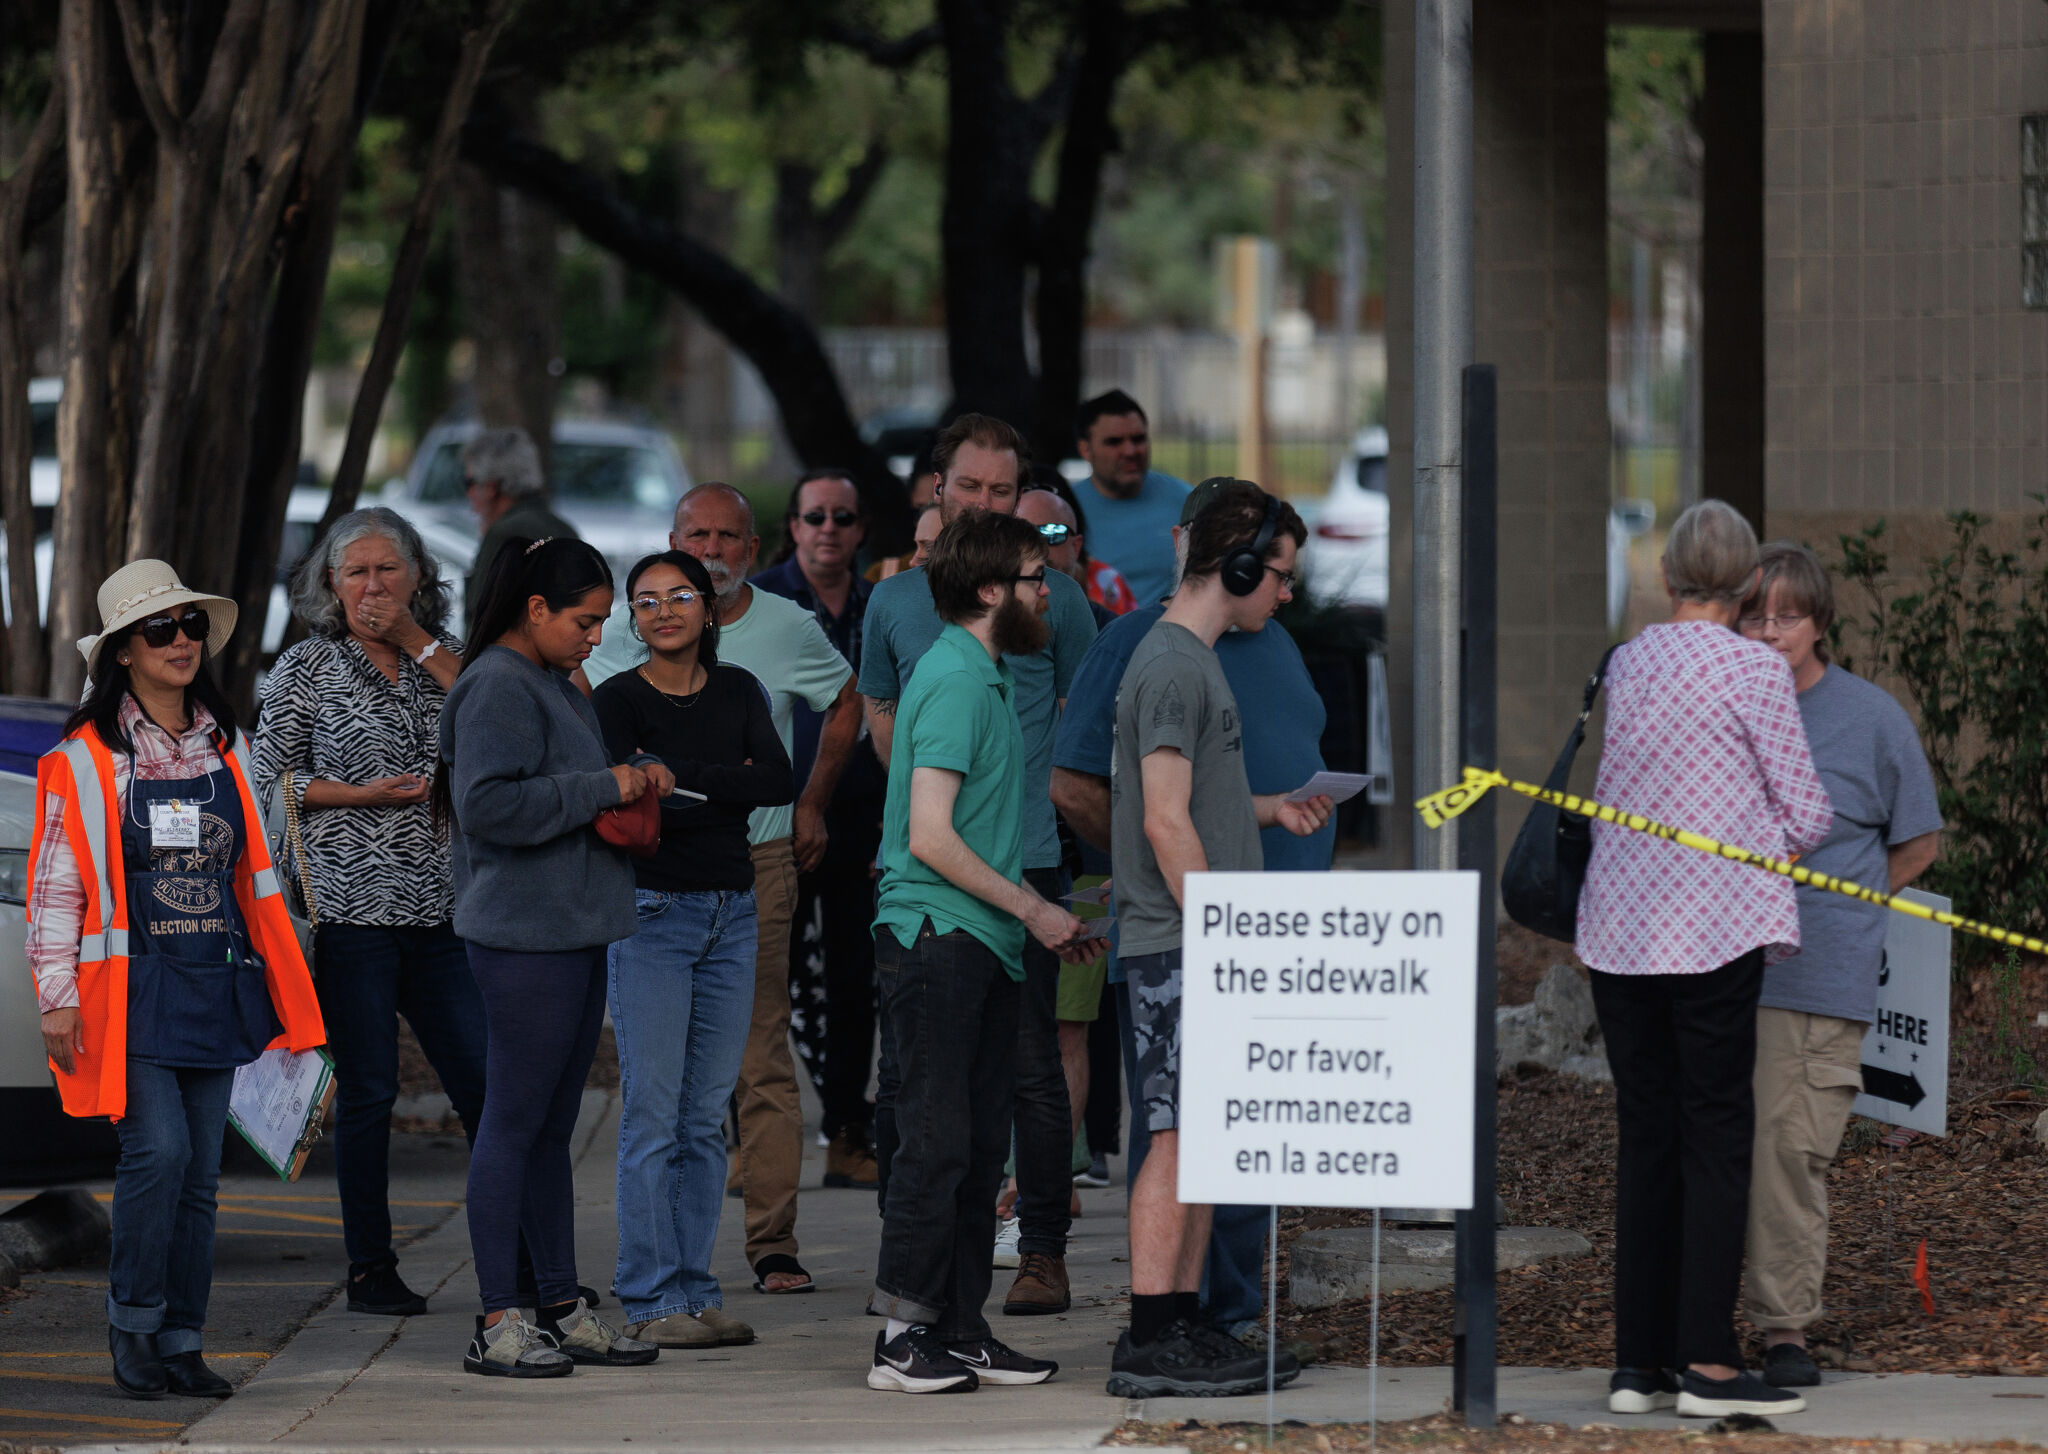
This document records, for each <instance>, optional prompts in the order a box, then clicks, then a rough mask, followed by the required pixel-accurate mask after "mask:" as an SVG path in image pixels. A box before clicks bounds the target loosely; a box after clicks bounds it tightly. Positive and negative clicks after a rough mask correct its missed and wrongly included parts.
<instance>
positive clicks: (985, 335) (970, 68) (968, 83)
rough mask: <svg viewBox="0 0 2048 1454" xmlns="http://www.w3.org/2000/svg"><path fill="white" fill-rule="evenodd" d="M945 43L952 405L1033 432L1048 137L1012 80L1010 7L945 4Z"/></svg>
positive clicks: (944, 232) (953, 0) (948, 0)
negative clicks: (1029, 323) (1033, 272)
mask: <svg viewBox="0 0 2048 1454" xmlns="http://www.w3.org/2000/svg"><path fill="white" fill-rule="evenodd" d="M938 11H939V20H940V23H941V25H943V26H944V28H945V44H946V120H947V136H946V171H945V178H946V200H945V205H944V208H943V210H942V212H941V214H940V219H939V237H940V251H941V255H942V258H943V261H944V268H945V298H946V344H947V349H948V353H949V356H950V359H951V364H952V371H953V409H954V411H955V412H962V413H964V412H967V411H969V410H976V411H979V412H981V413H985V414H994V415H996V416H998V417H999V418H1002V419H1006V420H1008V421H1009V422H1010V423H1012V424H1015V425H1017V426H1018V427H1019V428H1023V429H1027V430H1028V429H1029V428H1030V427H1031V422H1032V420H1033V419H1034V418H1036V414H1037V411H1036V402H1035V401H1036V389H1035V388H1034V386H1033V382H1032V377H1031V361H1030V358H1029V356H1028V354H1027V353H1026V350H1025V342H1024V291H1025V284H1026V280H1027V275H1028V270H1029V264H1030V246H1031V244H1030V235H1031V223H1032V218H1031V168H1032V162H1033V161H1034V160H1035V158H1036V156H1037V154H1038V144H1039V141H1040V140H1041V135H1042V134H1041V133H1039V131H1038V128H1037V127H1036V126H1035V124H1034V122H1033V119H1032V117H1031V115H1030V114H1029V110H1028V108H1027V106H1026V104H1025V103H1024V102H1023V101H1022V99H1021V98H1019V97H1018V95H1017V93H1016V90H1015V89H1014V88H1013V87H1012V86H1011V84H1010V77H1009V61H1008V57H1009V44H1008V38H1007V36H1006V34H1005V27H1004V13H1003V8H1002V7H1000V6H998V5H996V4H994V3H992V0H939V6H938Z"/></svg>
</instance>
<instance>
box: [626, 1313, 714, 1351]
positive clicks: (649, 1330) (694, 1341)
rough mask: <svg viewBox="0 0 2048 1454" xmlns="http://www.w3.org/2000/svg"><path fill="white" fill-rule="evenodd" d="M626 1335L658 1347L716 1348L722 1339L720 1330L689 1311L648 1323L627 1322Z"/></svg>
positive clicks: (671, 1314) (672, 1314)
mask: <svg viewBox="0 0 2048 1454" xmlns="http://www.w3.org/2000/svg"><path fill="white" fill-rule="evenodd" d="M626 1336H627V1337H628V1338H631V1339H634V1340H635V1341H636V1342H641V1343H652V1344H653V1345H654V1346H655V1347H657V1348H716V1347H717V1346H718V1345H719V1343H720V1342H721V1341H723V1340H722V1339H720V1338H719V1336H718V1330H717V1329H716V1328H714V1327H712V1326H711V1325H710V1324H709V1323H707V1322H705V1321H704V1320H703V1319H701V1318H693V1317H691V1316H690V1315H689V1314H688V1313H670V1314H669V1315H668V1316H667V1317H665V1318H655V1319H654V1320H652V1321H651V1322H646V1323H628V1324H626Z"/></svg>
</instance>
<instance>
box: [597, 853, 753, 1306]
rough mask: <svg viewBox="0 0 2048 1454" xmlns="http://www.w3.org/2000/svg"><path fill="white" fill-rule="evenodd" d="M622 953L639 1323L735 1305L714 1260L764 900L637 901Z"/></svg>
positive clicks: (623, 1202) (616, 986) (613, 965)
mask: <svg viewBox="0 0 2048 1454" xmlns="http://www.w3.org/2000/svg"><path fill="white" fill-rule="evenodd" d="M633 907H634V912H635V913H636V914H637V915H638V917H639V921H640V928H639V930H638V932H636V933H635V934H634V935H633V937H632V938H630V939H621V940H620V941H619V942H618V943H616V944H614V945H612V947H611V951H610V964H609V972H608V974H607V981H608V983H609V985H610V993H611V1007H612V1033H613V1034H614V1035H616V1036H617V1037H618V1043H619V1092H620V1110H619V1266H618V1273H617V1276H616V1279H615V1282H614V1286H615V1288H616V1289H617V1292H618V1296H619V1304H620V1306H621V1307H623V1308H624V1309H625V1313H626V1319H627V1321H628V1322H634V1323H651V1322H653V1321H654V1320H655V1319H657V1318H666V1317H668V1316H669V1315H670V1314H672V1313H698V1312H702V1311H703V1310H704V1309H705V1308H715V1307H719V1306H722V1301H721V1294H720V1292H719V1289H718V1279H717V1278H715V1277H713V1276H712V1275H711V1248H712V1245H713V1244H714V1243H715V1242H716V1241H717V1240H718V1215H719V1211H720V1209H721V1208H722V1207H723V1206H724V1204H725V1170H726V1161H725V1131H724V1125H725V1106H726V1102H727V1101H729V1100H730V1099H731V1098H732V1088H733V1083H734V1082H735V1081H736V1080H738V1079H739V1073H740V1057H741V1056H742V1055H743V1054H744V1053H745V1051H746V1048H747V1026H748V1025H749V1024H750V1023H751V1021H752V1019H753V1007H754V947H755V939H756V933H757V924H756V921H755V917H754V893H753V890H751V889H748V890H745V891H743V892H739V893H734V892H731V891H718V892H708V893H689V894H669V893H657V892H655V891H653V890H651V889H639V890H637V891H636V892H635V893H634V895H633Z"/></svg>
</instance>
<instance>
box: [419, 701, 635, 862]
mask: <svg viewBox="0 0 2048 1454" xmlns="http://www.w3.org/2000/svg"><path fill="white" fill-rule="evenodd" d="M453 710H454V711H455V716H456V720H455V734H454V738H455V741H456V742H458V743H460V744H461V749H460V751H458V752H457V753H456V755H455V759H454V764H453V767H454V776H453V780H452V782H451V783H450V787H451V789H452V791H453V797H454V802H455V818H456V821H457V822H458V823H460V824H461V825H462V831H463V832H464V833H467V834H469V835H471V836H472V837H476V838H481V839H484V840H485V841H487V842H491V843H503V844H509V845H513V846H518V847H524V846H529V845H534V844H540V843H546V842H548V841H549V840H550V839H554V838H559V837H561V836H562V835H563V834H565V833H570V832H573V831H575V830H576V829H578V828H582V827H584V826H585V825H587V824H589V823H590V822H591V821H592V820H593V819H595V818H596V817H597V815H598V813H599V812H601V811H602V810H603V809H605V808H609V807H611V806H613V805H614V804H616V803H617V802H618V801H619V782H618V779H617V778H615V777H613V776H612V773H611V770H610V769H609V768H606V769H603V770H601V771H598V772H565V773H558V774H551V775H549V774H541V773H539V772H538V771H537V769H539V768H540V767H543V766H544V765H545V759H546V757H547V755H548V753H547V742H546V740H545V732H546V727H545V722H546V716H547V708H546V706H545V704H543V703H542V702H541V701H540V700H538V699H537V698H536V697H535V696H534V695H533V694H532V693H531V692H530V691H527V690H526V689H525V688H524V686H523V684H522V683H520V682H518V681H516V680H510V679H506V678H502V677H498V676H495V675H493V676H490V677H487V678H484V679H482V680H479V681H478V682H477V683H476V685H475V686H474V687H473V688H472V689H471V690H469V691H467V692H465V693H463V694H462V696H461V699H460V700H459V701H458V702H457V703H456V704H455V705H454V709H453ZM600 750H601V749H600Z"/></svg>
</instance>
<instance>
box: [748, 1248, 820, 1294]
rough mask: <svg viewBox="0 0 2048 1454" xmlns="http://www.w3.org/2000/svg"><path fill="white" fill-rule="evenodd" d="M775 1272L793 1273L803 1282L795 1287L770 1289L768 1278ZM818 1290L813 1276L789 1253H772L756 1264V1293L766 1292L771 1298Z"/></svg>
mask: <svg viewBox="0 0 2048 1454" xmlns="http://www.w3.org/2000/svg"><path fill="white" fill-rule="evenodd" d="M775 1272H782V1273H791V1274H794V1275H795V1276H797V1277H801V1278H802V1279H803V1281H802V1282H800V1283H798V1284H797V1285H796V1286H795V1287H770V1286H768V1277H769V1274H770V1273H775ZM817 1290H818V1284H817V1283H815V1282H813V1281H811V1275H810V1273H808V1272H806V1271H805V1270H804V1265H803V1264H802V1263H801V1262H798V1261H797V1260H796V1259H795V1258H794V1257H792V1256H790V1255H789V1254H788V1253H787V1252H770V1253H769V1254H768V1255H767V1256H766V1257H763V1258H762V1259H761V1260H760V1261H759V1262H756V1263H755V1264H754V1291H755V1292H765V1293H767V1294H769V1295H770V1296H779V1295H780V1294H782V1293H796V1292H816V1291H817Z"/></svg>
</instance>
